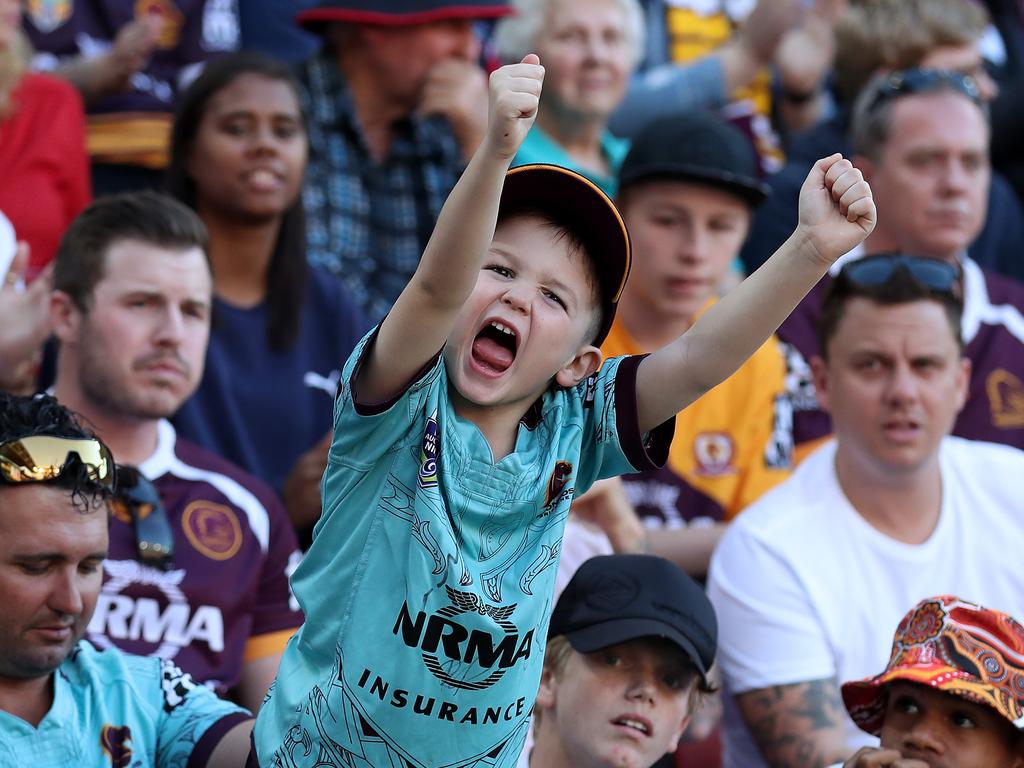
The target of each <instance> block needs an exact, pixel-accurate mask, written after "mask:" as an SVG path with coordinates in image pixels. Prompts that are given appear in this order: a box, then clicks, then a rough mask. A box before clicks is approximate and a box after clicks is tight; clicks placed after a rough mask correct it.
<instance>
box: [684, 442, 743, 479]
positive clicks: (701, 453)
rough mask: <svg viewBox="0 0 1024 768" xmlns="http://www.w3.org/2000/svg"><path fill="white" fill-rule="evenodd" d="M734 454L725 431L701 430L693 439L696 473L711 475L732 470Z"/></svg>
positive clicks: (723, 473)
mask: <svg viewBox="0 0 1024 768" xmlns="http://www.w3.org/2000/svg"><path fill="white" fill-rule="evenodd" d="M734 454H735V450H734V448H733V442H732V438H731V437H729V435H727V434H726V433H725V432H701V433H700V434H699V435H697V437H696V438H694V440H693V457H694V459H695V460H696V462H697V473H698V474H701V475H708V476H712V477H713V476H716V475H726V474H729V473H731V472H734V471H735V469H734V467H733V466H732V460H733V456H734Z"/></svg>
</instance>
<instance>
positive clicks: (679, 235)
mask: <svg viewBox="0 0 1024 768" xmlns="http://www.w3.org/2000/svg"><path fill="white" fill-rule="evenodd" d="M619 183H620V191H619V196H618V199H617V201H616V202H617V204H618V207H619V210H620V211H621V213H622V218H623V220H624V221H625V222H626V226H627V228H628V229H629V232H630V236H631V238H632V242H633V247H634V253H635V254H636V258H635V259H634V262H633V269H632V272H631V274H630V278H629V283H628V284H627V285H626V288H625V290H624V291H623V292H622V300H621V302H620V304H619V311H618V313H617V317H616V320H615V323H614V324H613V325H612V329H611V331H610V333H609V334H608V338H607V339H606V340H605V342H604V344H603V345H602V349H601V351H602V352H603V353H604V355H605V357H616V356H619V355H639V354H646V353H649V352H654V351H655V350H657V349H659V348H660V347H662V346H664V345H665V344H667V343H670V342H671V341H672V340H673V339H676V338H677V337H679V336H681V335H682V334H683V333H684V332H685V331H686V330H687V329H689V328H690V326H692V325H693V324H694V322H695V321H696V320H697V318H698V317H700V316H701V315H702V314H703V313H704V312H705V311H706V310H707V309H708V308H709V307H710V306H712V305H713V304H714V303H715V302H716V301H718V298H719V291H720V289H721V287H722V285H723V283H724V282H725V280H726V279H727V276H728V275H729V271H730V265H731V264H733V263H735V261H736V258H737V256H738V254H739V250H740V246H741V245H742V244H743V241H744V239H745V238H746V236H747V232H748V230H749V228H750V222H751V218H752V215H753V211H754V209H755V207H756V206H757V205H759V204H760V203H761V201H762V200H764V198H765V194H766V192H767V189H768V188H767V186H766V185H765V184H764V183H763V182H762V181H761V180H760V179H759V178H758V172H757V157H756V155H755V154H754V150H753V148H752V147H751V145H750V142H749V140H748V139H747V138H746V137H745V136H744V135H743V134H742V133H741V132H740V131H739V130H738V129H736V128H735V127H733V126H731V125H729V124H728V123H725V122H724V121H722V120H720V119H719V118H717V117H715V116H713V115H710V114H708V113H705V112H686V113H681V114H678V115H673V116H670V117H667V118H663V119H660V120H656V121H654V122H652V123H651V124H650V125H649V126H648V127H647V128H645V129H644V130H643V131H642V132H641V133H640V134H639V135H638V136H637V137H636V139H635V140H634V142H633V146H632V148H631V149H630V151H629V154H628V155H627V156H626V159H625V161H624V162H623V164H622V168H621V170H620V172H619ZM785 373H786V369H785V360H784V356H783V353H782V350H781V348H780V346H779V344H778V342H777V341H776V339H775V338H774V337H772V338H770V339H769V340H768V341H767V342H766V343H765V344H763V345H762V346H761V347H760V349H758V350H757V351H756V352H754V354H753V355H751V357H750V359H749V360H747V361H746V362H745V363H744V364H743V365H742V366H741V367H740V369H739V370H738V371H736V373H735V374H733V375H732V376H730V377H729V378H728V379H727V380H726V381H724V382H722V384H720V385H719V386H717V387H715V388H714V389H713V390H711V391H710V392H708V393H707V394H705V395H704V396H702V397H701V398H700V399H698V400H697V401H696V402H695V403H693V404H692V405H690V406H689V407H688V408H687V409H686V410H685V411H683V412H682V413H680V414H679V415H678V417H677V418H676V427H675V436H674V438H673V440H672V447H671V449H670V450H669V455H668V462H667V463H666V466H665V467H664V468H662V469H658V470H654V471H647V472H642V473H639V474H636V475H630V476H626V477H624V478H623V484H624V486H625V494H624V496H623V495H622V494H615V493H611V492H610V489H609V490H607V491H605V492H595V493H593V494H591V495H590V496H589V497H588V498H587V500H586V501H585V502H584V503H583V504H581V505H578V506H577V507H575V508H574V509H575V510H576V511H577V512H578V513H580V514H581V516H583V517H586V518H590V519H592V520H593V521H595V522H598V523H600V524H602V527H604V528H606V529H607V528H609V527H611V528H613V529H614V527H615V526H614V521H615V520H616V519H617V517H618V515H617V514H616V511H617V510H618V509H620V508H621V507H622V503H621V501H622V499H623V498H626V499H628V500H629V502H630V503H631V505H632V507H633V508H634V509H635V510H636V512H637V514H639V515H640V516H641V517H642V518H643V520H644V524H645V529H646V530H647V538H648V543H649V546H650V550H649V551H651V552H652V553H654V554H657V555H661V556H662V557H667V558H668V559H670V560H672V561H673V562H675V563H676V564H677V565H679V566H680V567H681V568H683V569H684V570H685V571H686V572H687V573H689V574H690V575H691V576H694V577H697V578H701V577H703V576H704V575H705V574H706V573H707V567H708V562H709V561H710V558H711V551H712V549H713V548H714V545H715V543H716V542H717V541H718V539H719V537H720V536H721V533H722V531H724V529H725V525H726V523H727V522H728V521H729V520H731V519H732V518H733V517H734V516H735V515H737V514H738V513H739V512H740V510H742V509H743V508H744V507H746V506H747V505H748V504H750V503H751V502H753V501H754V500H755V499H757V498H758V497H759V496H760V495H761V494H762V493H764V492H765V491H767V490H768V489H769V488H772V487H773V486H774V485H775V484H777V483H779V482H781V481H783V480H785V479H786V478H787V477H788V476H789V474H790V450H789V444H790V442H791V438H790V429H789V428H788V426H789V418H788V409H787V408H786V406H787V405H788V401H787V400H786V399H785V398H784V393H785Z"/></svg>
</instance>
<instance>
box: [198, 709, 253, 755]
mask: <svg viewBox="0 0 1024 768" xmlns="http://www.w3.org/2000/svg"><path fill="white" fill-rule="evenodd" d="M252 719H253V718H252V715H250V714H249V713H248V712H232V713H231V714H230V715H225V716H224V717H222V718H221V719H220V720H218V721H217V722H215V723H214V724H213V725H211V726H210V727H209V728H207V729H206V733H204V734H203V735H202V736H201V737H200V739H199V741H198V742H196V746H195V748H194V749H193V750H192V754H191V755H189V758H188V763H187V768H206V765H207V763H209V762H210V756H211V755H212V754H213V750H215V749H216V748H217V745H218V744H220V740H221V739H223V738H224V736H225V735H226V734H227V733H228V731H230V730H231V729H232V728H234V727H235V726H236V725H238V724H240V723H244V722H245V721H246V720H252Z"/></svg>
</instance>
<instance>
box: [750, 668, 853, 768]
mask: <svg viewBox="0 0 1024 768" xmlns="http://www.w3.org/2000/svg"><path fill="white" fill-rule="evenodd" d="M736 705H737V706H738V707H739V710H740V713H741V714H742V715H743V720H744V721H745V722H746V725H747V729H748V730H749V731H750V735H751V736H752V737H753V739H754V741H755V742H756V743H757V746H758V749H760V750H761V754H762V755H763V756H764V759H765V761H766V762H767V763H768V765H769V766H771V768H824V766H827V765H832V764H833V763H841V762H843V761H844V760H846V759H847V758H848V757H849V756H850V754H851V753H852V752H853V750H852V749H850V748H849V747H848V746H847V745H846V734H845V727H844V721H845V718H846V710H845V709H844V708H843V702H842V699H841V698H840V695H839V684H838V683H837V682H836V681H835V678H829V679H827V680H809V681H807V682H803V683H791V684H788V685H775V686H772V687H771V688H758V689H756V690H753V691H746V692H745V693H741V694H739V695H738V696H736Z"/></svg>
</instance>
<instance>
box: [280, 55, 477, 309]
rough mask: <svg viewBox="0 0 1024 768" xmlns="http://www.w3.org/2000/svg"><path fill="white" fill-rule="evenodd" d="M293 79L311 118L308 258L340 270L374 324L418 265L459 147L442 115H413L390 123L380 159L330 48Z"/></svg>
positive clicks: (457, 167)
mask: <svg viewBox="0 0 1024 768" xmlns="http://www.w3.org/2000/svg"><path fill="white" fill-rule="evenodd" d="M299 79H300V81H301V82H302V84H303V86H304V94H303V98H304V101H305V103H304V107H305V110H306V114H307V116H308V119H309V145H310V162H309V169H308V171H307V173H306V187H305V191H304V194H303V201H304V203H305V207H306V215H307V217H308V222H307V232H308V238H309V250H308V254H309V260H310V262H312V263H313V264H315V265H318V266H321V267H324V268H326V269H328V270H330V271H331V272H333V273H334V274H336V275H339V276H340V277H341V278H342V279H343V280H344V281H345V283H346V285H347V287H348V289H349V292H350V293H351V294H352V297H353V299H355V301H356V302H357V303H358V304H359V305H360V306H361V308H362V310H363V313H364V314H365V315H366V316H367V318H369V319H370V321H371V322H374V323H375V322H377V321H379V320H380V319H381V318H383V317H384V315H385V314H387V312H388V310H389V309H390V308H391V305H392V304H394V302H395V299H397V298H398V294H399V293H401V292H402V289H403V288H404V287H405V284H406V283H407V282H408V281H409V278H410V277H412V273H413V272H414V271H415V270H416V265H417V264H419V260H420V254H421V253H423V249H424V247H426V244H427V240H428V239H429V238H430V233H431V232H432V231H433V229H434V222H436V221H437V216H438V214H439V213H440V212H441V206H442V205H443V204H444V201H445V199H446V198H447V197H448V193H449V192H451V191H452V187H454V186H455V182H456V181H457V180H458V177H459V174H460V173H461V172H462V169H463V167H464V163H463V161H462V156H461V154H460V150H459V145H458V142H457V141H456V140H455V135H454V133H453V132H452V129H451V127H450V125H449V124H448V122H447V121H445V120H444V119H442V118H427V119H423V118H418V117H413V116H410V117H408V118H405V119H403V120H401V121H399V122H398V123H396V124H395V126H394V134H393V139H392V142H391V148H390V151H389V153H388V156H387V157H386V158H385V159H384V160H383V162H378V161H377V160H375V159H374V158H373V157H372V156H371V155H370V151H369V149H368V148H367V145H366V141H365V140H364V138H363V134H362V130H361V128H360V126H359V120H358V116H357V115H356V112H355V105H354V104H353V102H352V97H351V95H350V93H349V90H348V87H347V85H346V84H345V81H344V79H343V78H342V75H341V73H340V72H339V70H338V67H337V64H336V63H335V62H334V60H333V57H332V54H331V53H330V52H329V51H328V52H325V53H323V54H321V55H319V56H316V57H314V58H312V59H309V60H308V61H306V62H305V63H304V64H302V66H301V67H300V70H299Z"/></svg>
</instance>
